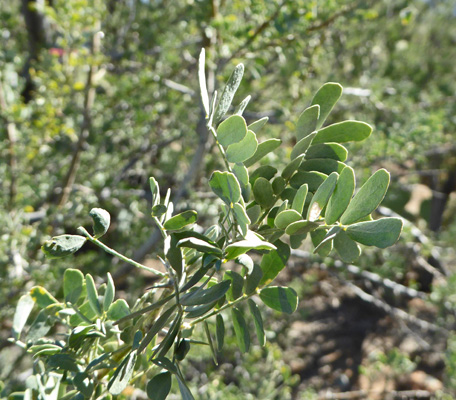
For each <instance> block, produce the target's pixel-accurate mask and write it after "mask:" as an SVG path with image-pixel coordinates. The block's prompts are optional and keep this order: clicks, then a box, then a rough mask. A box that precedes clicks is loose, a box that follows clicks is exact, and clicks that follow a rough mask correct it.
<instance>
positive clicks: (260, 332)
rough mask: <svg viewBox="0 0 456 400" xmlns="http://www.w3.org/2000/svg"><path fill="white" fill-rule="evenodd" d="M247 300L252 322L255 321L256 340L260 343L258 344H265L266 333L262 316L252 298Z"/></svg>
mask: <svg viewBox="0 0 456 400" xmlns="http://www.w3.org/2000/svg"><path fill="white" fill-rule="evenodd" d="M247 302H248V304H249V309H250V313H251V314H252V317H253V322H254V323H255V331H256V335H257V338H258V342H259V343H260V346H264V345H265V344H266V335H265V333H264V327H263V318H262V317H261V313H260V309H259V308H258V306H257V304H256V303H255V302H254V301H253V300H252V299H248V301H247Z"/></svg>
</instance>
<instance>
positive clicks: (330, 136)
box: [313, 121, 372, 144]
mask: <svg viewBox="0 0 456 400" xmlns="http://www.w3.org/2000/svg"><path fill="white" fill-rule="evenodd" d="M371 133H372V127H371V126H370V125H369V124H366V123H365V122H361V121H343V122H338V123H336V124H332V125H329V126H327V127H326V128H323V129H320V130H319V131H318V133H317V135H316V136H315V138H314V140H313V144H318V143H328V142H336V143H345V142H361V141H363V140H365V139H367V138H368V137H369V136H370V134H371Z"/></svg>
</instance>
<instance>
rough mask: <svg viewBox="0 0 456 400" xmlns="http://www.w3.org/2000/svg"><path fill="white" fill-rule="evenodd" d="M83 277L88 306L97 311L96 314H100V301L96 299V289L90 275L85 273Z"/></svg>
mask: <svg viewBox="0 0 456 400" xmlns="http://www.w3.org/2000/svg"><path fill="white" fill-rule="evenodd" d="M85 278H86V287H87V299H88V300H89V304H90V307H92V310H93V311H94V312H95V313H97V315H101V314H102V311H101V306H100V302H99V301H98V291H97V288H96V286H95V282H94V280H93V278H92V275H90V274H87V275H86V277H85Z"/></svg>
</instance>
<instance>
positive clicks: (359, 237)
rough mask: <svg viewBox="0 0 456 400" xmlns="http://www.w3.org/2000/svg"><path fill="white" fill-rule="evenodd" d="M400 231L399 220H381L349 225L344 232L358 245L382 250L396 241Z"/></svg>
mask: <svg viewBox="0 0 456 400" xmlns="http://www.w3.org/2000/svg"><path fill="white" fill-rule="evenodd" d="M401 231H402V220H401V219H399V218H382V219H379V220H376V221H367V222H359V223H357V224H353V225H350V226H349V227H348V228H347V231H346V232H347V235H348V236H349V237H350V238H351V239H353V240H354V241H356V242H358V243H361V244H364V245H366V246H376V247H379V248H381V249H384V248H386V247H389V246H392V245H393V244H394V243H396V242H397V241H398V239H399V236H400V235H401Z"/></svg>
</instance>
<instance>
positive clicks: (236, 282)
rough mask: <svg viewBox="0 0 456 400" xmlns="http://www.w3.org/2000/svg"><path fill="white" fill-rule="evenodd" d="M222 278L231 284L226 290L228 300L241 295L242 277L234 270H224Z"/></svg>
mask: <svg viewBox="0 0 456 400" xmlns="http://www.w3.org/2000/svg"><path fill="white" fill-rule="evenodd" d="M223 279H224V280H227V281H230V282H231V286H230V288H229V290H228V292H226V297H227V299H228V300H229V301H233V300H236V299H238V298H239V297H241V296H242V289H243V287H244V278H243V277H242V276H241V275H239V274H238V273H237V272H234V271H226V272H225V275H224V276H223Z"/></svg>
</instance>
